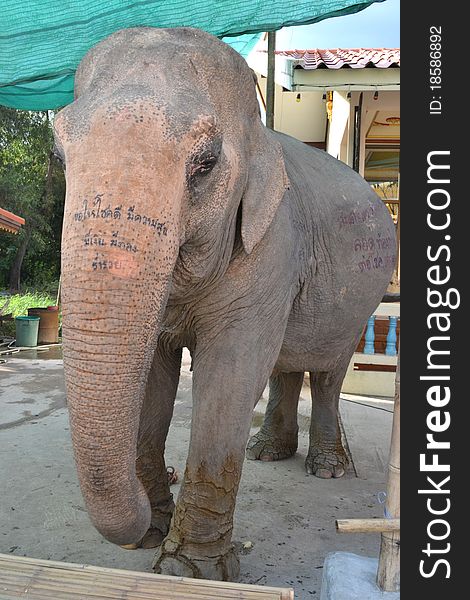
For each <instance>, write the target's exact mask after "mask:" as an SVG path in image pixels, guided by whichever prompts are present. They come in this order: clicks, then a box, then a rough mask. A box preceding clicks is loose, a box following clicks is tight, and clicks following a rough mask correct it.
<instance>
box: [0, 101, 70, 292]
mask: <svg viewBox="0 0 470 600" xmlns="http://www.w3.org/2000/svg"><path fill="white" fill-rule="evenodd" d="M52 118H53V114H52V113H50V112H29V111H17V110H13V109H9V108H5V107H0V206H1V207H2V208H5V209H7V210H9V211H11V212H13V213H15V214H16V215H19V216H21V217H23V218H24V219H25V220H26V224H25V226H24V227H23V228H22V231H21V232H20V234H19V235H12V234H8V233H4V232H0V287H11V288H12V289H15V288H17V287H18V285H17V283H19V270H18V267H19V269H21V270H22V281H23V282H24V283H26V284H27V285H31V286H33V285H42V284H44V283H48V282H51V281H53V280H57V279H58V277H59V273H60V238H61V229H62V217H63V202H64V195H65V181H64V176H63V172H62V169H61V167H60V165H59V164H57V162H56V161H55V159H54V158H53V155H52V148H53V136H52V126H51V119H52ZM22 254H23V256H21V255H22ZM15 269H17V270H18V274H17V277H16V279H15V276H14V275H15V274H14V271H15ZM16 280H18V281H16Z"/></svg>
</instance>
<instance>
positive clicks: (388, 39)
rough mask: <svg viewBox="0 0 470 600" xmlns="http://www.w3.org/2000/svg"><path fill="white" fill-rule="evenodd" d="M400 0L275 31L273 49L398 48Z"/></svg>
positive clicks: (388, 1)
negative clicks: (351, 13)
mask: <svg viewBox="0 0 470 600" xmlns="http://www.w3.org/2000/svg"><path fill="white" fill-rule="evenodd" d="M399 47H400V0H385V2H377V3H374V4H372V5H371V6H369V7H368V8H366V9H365V10H363V11H361V12H358V13H355V14H354V15H347V16H345V17H336V18H333V19H326V20H325V21H321V22H320V23H316V24H314V25H300V26H298V27H285V28H284V29H281V30H280V31H278V32H277V35H276V49H277V50H292V49H298V50H308V49H312V48H399Z"/></svg>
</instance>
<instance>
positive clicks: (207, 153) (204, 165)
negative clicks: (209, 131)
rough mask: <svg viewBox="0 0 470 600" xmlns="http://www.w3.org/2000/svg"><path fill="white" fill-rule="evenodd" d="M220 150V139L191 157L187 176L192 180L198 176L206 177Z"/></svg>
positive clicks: (213, 165)
mask: <svg viewBox="0 0 470 600" xmlns="http://www.w3.org/2000/svg"><path fill="white" fill-rule="evenodd" d="M221 149H222V139H221V138H216V139H215V140H213V141H212V142H211V143H210V144H209V145H208V146H206V147H205V148H204V149H203V150H202V151H201V152H200V153H198V154H197V155H196V156H194V157H193V160H192V161H191V165H190V167H189V176H190V177H191V178H193V177H195V176H199V175H208V174H209V173H210V172H211V171H212V169H213V168H214V167H215V165H216V164H217V161H218V160H219V157H220V152H221Z"/></svg>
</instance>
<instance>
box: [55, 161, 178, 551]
mask: <svg viewBox="0 0 470 600" xmlns="http://www.w3.org/2000/svg"><path fill="white" fill-rule="evenodd" d="M103 163H104V164H103ZM103 163H102V164H101V173H102V174H103V175H102V179H101V180H100V184H101V181H102V180H106V183H108V187H107V188H106V191H105V192H102V191H101V190H100V189H99V187H97V186H96V184H95V183H94V182H93V181H90V179H91V177H90V174H89V173H88V172H87V171H86V170H84V169H82V172H81V173H73V172H67V185H68V188H67V200H66V209H65V219H64V234H63V250H62V281H63V286H62V304H63V347H64V368H65V379H66V389H67V400H68V407H69V412H70V423H71V430H72V440H73V447H74V452H75V459H76V463H77V468H78V475H79V481H80V486H81V490H82V494H83V496H84V499H85V502H86V506H87V509H88V512H89V515H90V517H91V519H92V521H93V523H94V525H95V526H96V528H97V529H98V530H99V531H100V533H101V534H102V535H104V537H106V538H107V539H108V540H110V541H112V542H114V543H116V544H130V543H134V542H137V541H139V540H140V539H141V538H142V537H143V535H144V534H145V532H146V531H147V529H148V527H149V525H150V505H149V501H148V498H147V496H146V493H145V490H144V488H143V486H142V484H141V483H140V481H139V480H138V479H137V476H136V470H135V460H136V444H137V434H138V429H139V418H140V410H141V405H142V400H143V395H144V392H145V381H146V377H147V374H148V370H149V368H150V363H151V360H152V355H153V352H154V350H155V347H156V343H157V337H158V330H159V322H160V321H161V319H162V315H163V312H164V309H165V306H166V301H167V297H168V293H169V288H170V284H171V275H172V271H173V268H174V265H175V262H176V259H177V256H178V250H179V227H178V222H179V210H180V206H181V196H182V192H181V189H178V186H175V187H173V189H172V190H170V193H169V194H167V195H166V196H165V197H164V198H161V200H159V199H158V198H159V196H162V193H161V188H160V189H157V188H158V181H157V182H155V181H153V182H152V181H149V178H148V177H146V176H145V173H143V172H142V173H139V172H138V168H139V166H138V165H134V173H135V169H137V175H136V176H135V177H134V178H133V181H132V187H130V186H129V180H128V179H124V176H120V174H119V173H118V174H117V175H115V176H113V175H112V173H109V172H107V168H106V157H103ZM127 166H128V167H129V165H127ZM132 167H133V165H130V168H131V170H132ZM67 170H68V171H69V168H68V169H67ZM95 179H96V178H95ZM154 179H155V178H154Z"/></svg>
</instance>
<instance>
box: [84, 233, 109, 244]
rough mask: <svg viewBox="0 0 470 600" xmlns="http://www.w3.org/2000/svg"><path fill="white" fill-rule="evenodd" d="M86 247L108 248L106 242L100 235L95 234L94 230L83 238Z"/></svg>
mask: <svg viewBox="0 0 470 600" xmlns="http://www.w3.org/2000/svg"><path fill="white" fill-rule="evenodd" d="M83 245H84V246H106V242H105V240H104V239H103V238H102V237H101V234H99V233H93V232H92V230H91V229H90V231H89V232H88V233H86V234H85V236H84V238H83Z"/></svg>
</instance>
